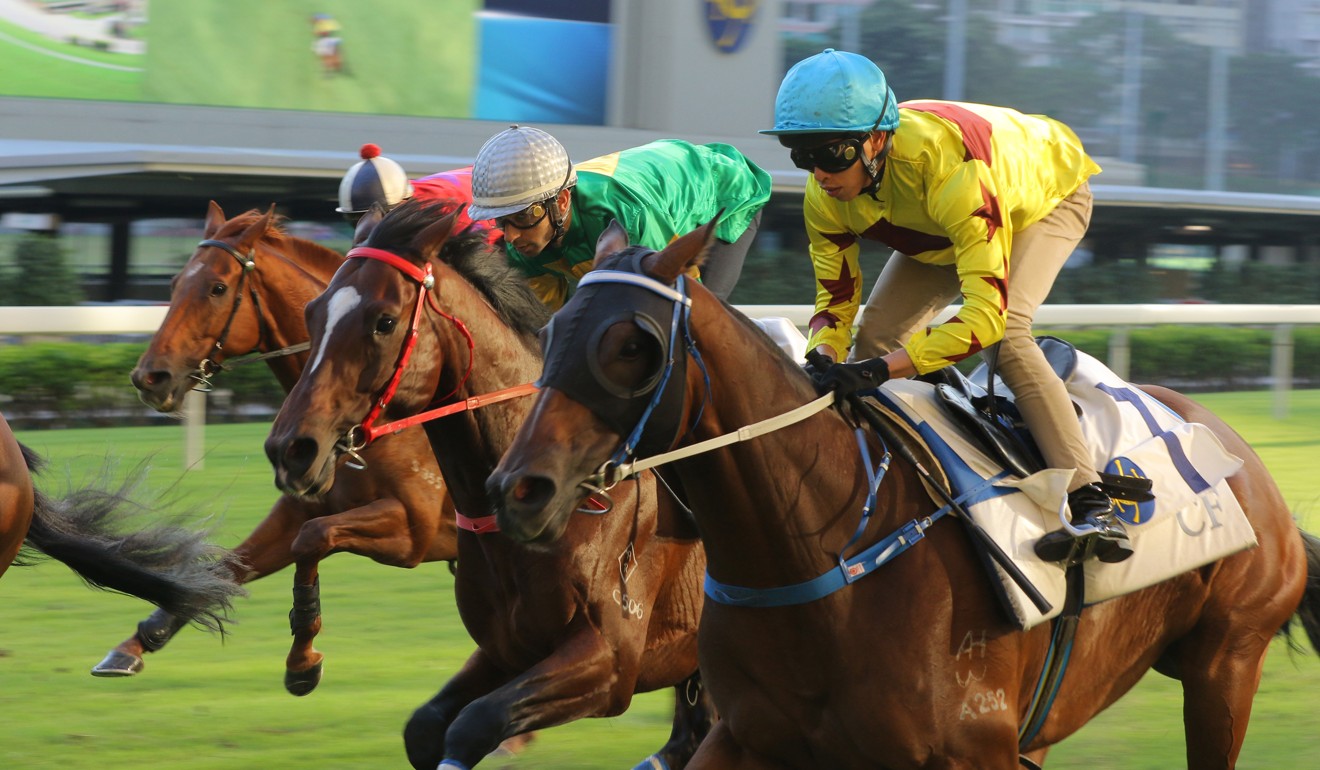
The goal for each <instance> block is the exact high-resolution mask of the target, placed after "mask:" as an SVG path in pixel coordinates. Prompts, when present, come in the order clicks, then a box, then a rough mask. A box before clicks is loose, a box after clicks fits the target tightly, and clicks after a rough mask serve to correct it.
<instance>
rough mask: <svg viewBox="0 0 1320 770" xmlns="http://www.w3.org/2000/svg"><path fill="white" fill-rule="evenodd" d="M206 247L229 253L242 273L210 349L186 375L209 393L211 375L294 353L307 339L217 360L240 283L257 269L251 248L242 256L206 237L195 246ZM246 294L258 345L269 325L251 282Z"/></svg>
mask: <svg viewBox="0 0 1320 770" xmlns="http://www.w3.org/2000/svg"><path fill="white" fill-rule="evenodd" d="M207 247H213V248H217V249H220V250H221V251H223V252H225V253H226V254H229V256H231V257H233V258H234V259H236V260H237V261H238V264H240V265H242V267H243V272H241V273H239V275H238V284H237V285H236V286H235V287H234V304H233V305H232V306H231V307H230V309H229V318H228V319H226V320H225V325H224V328H222V329H221V330H220V336H218V337H216V339H215V344H214V345H212V347H211V351H210V353H209V354H208V355H207V357H206V358H203V359H202V360H201V363H199V364H197V368H196V369H195V370H193V372H192V373H191V374H189V375H188V376H189V377H191V378H192V379H193V380H194V381H195V382H196V384H195V385H193V390H196V391H198V392H201V393H210V392H211V391H212V390H213V389H214V387H215V385H214V383H212V382H211V378H212V377H214V376H215V375H217V374H219V373H220V372H222V371H226V370H228V369H233V368H234V367H235V366H239V365H240V364H248V363H254V362H256V361H265V360H268V359H271V358H279V357H281V356H289V355H293V354H294V353H301V352H303V351H305V350H308V349H310V348H311V343H310V342H303V343H299V344H297V345H289V346H286V347H283V348H280V349H278V350H272V351H269V352H267V353H259V354H255V355H250V356H242V357H239V358H232V359H229V360H228V361H220V360H219V358H218V357H219V356H220V355H221V354H222V353H223V351H224V347H225V342H226V340H228V339H229V330H230V328H231V327H232V326H233V325H234V319H235V318H237V317H238V310H239V307H240V306H242V304H243V284H244V283H245V282H247V278H248V274H249V273H254V272H256V270H257V263H256V260H255V259H254V257H255V256H256V253H257V250H256V248H255V247H253V248H251V249H249V250H248V253H247V254H246V255H244V254H241V253H239V251H238V249H236V248H234V247H233V246H232V245H231V244H228V243H225V242H224V241H218V240H215V239H213V238H207V239H205V240H203V241H201V242H199V243H198V244H197V248H199V249H201V248H207ZM248 293H249V294H250V295H251V297H252V306H253V308H254V309H255V310H256V313H257V346H258V347H260V346H262V345H263V344H265V342H266V340H268V339H269V338H270V327H269V326H268V325H267V323H266V315H265V313H263V312H261V297H260V295H258V294H257V287H256V282H255V281H253V282H252V283H250V284H248Z"/></svg>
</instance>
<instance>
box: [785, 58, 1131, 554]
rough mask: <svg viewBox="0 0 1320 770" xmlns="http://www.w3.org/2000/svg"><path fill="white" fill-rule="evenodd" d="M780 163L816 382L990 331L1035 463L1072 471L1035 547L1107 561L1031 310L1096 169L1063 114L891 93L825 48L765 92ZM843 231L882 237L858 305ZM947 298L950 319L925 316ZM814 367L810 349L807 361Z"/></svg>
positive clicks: (855, 271)
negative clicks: (793, 177) (1054, 516)
mask: <svg viewBox="0 0 1320 770" xmlns="http://www.w3.org/2000/svg"><path fill="white" fill-rule="evenodd" d="M761 133H765V134H771V135H775V136H778V137H779V141H780V143H781V144H783V145H784V146H785V147H787V148H789V150H790V151H791V152H790V156H791V158H792V160H793V163H794V165H796V166H797V167H798V168H802V169H805V170H807V171H810V172H812V175H811V177H810V179H808V181H807V190H806V197H805V202H804V204H803V208H804V218H805V220H806V226H807V232H808V235H809V237H810V241H811V247H810V251H811V259H812V264H813V267H814V269H815V275H816V283H817V290H816V306H815V314H814V316H813V317H812V320H811V330H812V334H811V337H810V339H809V341H808V343H807V349H808V350H809V351H814V353H815V354H818V355H820V356H824V357H825V358H826V359H828V361H827V362H825V365H826V368H825V371H823V372H818V373H817V378H818V383H820V384H822V386H824V387H829V388H833V389H834V390H836V391H837V392H839V394H840V396H844V395H849V394H851V393H855V392H856V391H858V390H862V389H867V388H875V387H878V386H879V385H881V384H882V383H883V382H884V381H885V380H887V379H889V378H891V377H907V376H910V375H913V374H925V373H928V372H932V371H936V370H938V369H941V368H943V367H946V366H950V365H952V364H955V363H957V362H958V361H961V360H963V359H964V358H967V357H968V356H971V355H973V354H975V353H977V352H979V351H981V350H982V349H983V348H985V347H987V346H989V345H993V344H995V343H1000V345H999V353H998V366H999V374H1000V376H1001V377H1002V378H1003V380H1004V382H1005V383H1006V384H1007V385H1008V387H1009V388H1010V389H1012V391H1013V393H1014V394H1015V396H1016V398H1017V407H1018V409H1019V411H1020V412H1021V414H1022V416H1023V418H1024V419H1025V421H1026V423H1027V427H1028V428H1029V429H1030V430H1031V433H1032V435H1033V436H1034V437H1035V439H1036V442H1037V444H1038V445H1039V447H1040V450H1041V453H1042V455H1043V456H1044V459H1045V461H1046V463H1047V464H1048V465H1049V466H1050V467H1055V468H1073V469H1075V473H1074V475H1073V479H1072V484H1071V485H1070V486H1069V494H1068V504H1069V508H1070V512H1071V516H1072V520H1073V523H1074V526H1075V527H1077V528H1078V529H1080V530H1081V531H1082V534H1081V535H1080V536H1079V537H1078V538H1077V539H1074V537H1073V536H1072V535H1071V534H1069V533H1068V532H1067V531H1066V530H1061V531H1057V532H1052V533H1050V534H1048V535H1046V536H1045V537H1042V538H1041V539H1040V540H1039V541H1037V543H1036V546H1035V550H1036V553H1037V555H1038V556H1039V557H1040V558H1042V559H1044V560H1047V561H1062V560H1065V559H1076V558H1079V557H1085V556H1087V555H1094V556H1096V557H1097V558H1099V559H1100V560H1101V561H1105V562H1118V561H1122V560H1124V559H1126V558H1127V557H1129V556H1130V555H1131V554H1132V546H1131V543H1130V541H1129V539H1128V535H1127V532H1126V530H1125V529H1124V527H1123V524H1122V522H1121V521H1120V520H1119V519H1118V517H1117V515H1116V511H1115V508H1114V504H1113V502H1112V501H1111V500H1110V498H1109V496H1108V495H1107V494H1106V493H1105V491H1104V490H1103V488H1102V487H1101V486H1100V476H1099V474H1098V473H1097V472H1096V470H1095V469H1094V468H1092V467H1091V457H1090V453H1089V452H1088V451H1087V448H1086V444H1085V443H1084V439H1083V437H1082V431H1081V426H1080V424H1079V422H1078V420H1077V416H1076V413H1075V412H1074V410H1073V404H1072V401H1071V399H1069V397H1068V394H1067V392H1066V390H1065V388H1064V384H1063V382H1062V381H1061V380H1060V379H1059V377H1058V376H1057V375H1056V374H1055V373H1054V372H1053V371H1052V370H1051V369H1050V367H1049V365H1048V364H1047V362H1046V360H1045V356H1044V355H1043V354H1042V353H1041V351H1040V348H1039V347H1038V346H1037V345H1036V342H1035V340H1034V339H1033V336H1032V331H1031V325H1032V318H1033V316H1034V315H1035V312H1036V309H1037V308H1038V307H1039V306H1040V304H1041V303H1042V302H1043V301H1044V300H1045V297H1046V295H1047V294H1048V293H1049V290H1050V287H1051V286H1052V285H1053V283H1054V279H1055V277H1056V276H1057V275H1058V272H1059V270H1060V269H1061V268H1062V267H1063V264H1064V262H1066V261H1067V259H1068V256H1069V255H1070V254H1071V253H1072V251H1073V248H1074V247H1075V246H1076V245H1077V243H1078V242H1079V241H1080V240H1081V239H1082V237H1083V236H1084V235H1085V233H1086V228H1087V226H1088V225H1089V224H1090V219H1091V203H1092V200H1091V189H1090V185H1089V183H1088V181H1087V180H1088V178H1089V177H1090V176H1091V175H1093V174H1095V173H1097V172H1098V171H1099V170H1100V168H1099V166H1097V165H1096V164H1095V163H1094V162H1093V161H1092V160H1091V159H1090V158H1089V157H1088V156H1087V155H1086V153H1085V151H1084V150H1083V149H1082V145H1081V142H1080V141H1079V140H1078V139H1077V137H1076V135H1075V134H1074V133H1073V132H1072V131H1071V130H1070V129H1069V128H1068V127H1067V126H1065V125H1063V124H1061V123H1059V122H1057V121H1054V120H1051V119H1049V118H1046V117H1044V116H1035V115H1023V114H1021V113H1019V112H1017V111H1015V110H1011V109H1007V108H1001V107H989V106H985V105H979V104H963V103H957V102H947V101H924V100H923V101H913V102H906V103H904V104H902V105H899V104H898V103H897V102H896V100H895V98H894V93H893V91H892V90H890V88H889V86H888V83H887V81H886V78H885V75H884V73H883V72H881V71H880V68H879V67H877V66H876V65H875V64H874V63H873V62H871V61H870V60H869V59H867V58H865V57H863V56H859V55H857V54H852V53H845V52H842V51H835V50H833V49H827V50H826V51H824V52H823V53H820V54H817V55H815V56H812V57H810V58H808V59H805V60H803V61H801V62H799V63H798V64H796V65H795V66H794V67H793V68H792V69H791V70H789V72H788V74H787V75H786V76H785V77H784V81H783V83H782V84H781V85H780V87H779V94H778V96H777V97H776V99H775V127H774V128H772V129H767V130H765V131H762V132H761ZM858 238H867V239H871V240H879V241H881V242H883V243H885V244H886V245H887V246H890V247H891V248H893V249H894V253H893V255H892V256H891V257H890V259H889V261H888V263H887V264H886V265H885V267H884V269H883V271H882V272H881V274H880V277H879V279H877V281H876V283H875V287H874V289H873V290H872V292H871V295H870V298H869V299H868V300H867V303H866V313H865V314H864V316H863V320H862V325H861V328H860V329H859V331H858V334H857V339H856V347H855V348H853V350H852V355H851V356H850V358H849V362H848V363H836V362H838V361H839V359H840V358H842V357H843V355H844V354H845V353H847V352H848V350H849V348H851V347H853V342H854V341H853V339H852V326H853V319H854V318H855V317H856V315H857V309H858V305H859V303H860V299H861V286H862V281H861V279H862V274H861V269H860V266H859V262H858V254H859V246H858ZM959 297H961V299H962V306H961V308H960V309H959V311H958V314H957V315H956V316H954V317H953V318H951V319H949V320H948V321H946V322H945V323H943V324H941V325H939V326H934V327H932V326H929V324H930V322H931V321H932V320H933V319H934V317H935V316H936V315H937V314H938V313H939V312H940V311H941V310H943V309H944V308H946V307H948V306H949V305H950V304H951V303H952V302H953V300H955V299H958V298H959ZM815 360H816V361H818V362H819V361H821V359H819V358H817V359H815Z"/></svg>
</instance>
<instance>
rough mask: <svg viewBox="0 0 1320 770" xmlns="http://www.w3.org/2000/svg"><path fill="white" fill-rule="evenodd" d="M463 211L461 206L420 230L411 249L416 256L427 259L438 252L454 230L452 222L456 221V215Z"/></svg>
mask: <svg viewBox="0 0 1320 770" xmlns="http://www.w3.org/2000/svg"><path fill="white" fill-rule="evenodd" d="M462 210H463V207H462V206H459V207H458V208H456V209H454V210H453V211H451V212H449V213H448V214H445V215H444V216H442V217H440V218H439V219H437V220H435V221H434V222H432V223H431V224H429V225H427V226H426V227H424V228H422V231H421V232H420V233H418V234H417V236H416V237H415V238H413V242H412V247H413V249H415V250H416V251H417V253H418V254H422V255H423V256H425V257H426V258H427V259H430V258H431V257H433V256H434V255H436V254H438V253H439V252H440V247H441V246H443V245H444V244H445V241H446V240H448V239H449V234H450V233H451V232H452V231H453V229H454V222H455V221H456V220H457V219H458V213H459V212H460V211H462Z"/></svg>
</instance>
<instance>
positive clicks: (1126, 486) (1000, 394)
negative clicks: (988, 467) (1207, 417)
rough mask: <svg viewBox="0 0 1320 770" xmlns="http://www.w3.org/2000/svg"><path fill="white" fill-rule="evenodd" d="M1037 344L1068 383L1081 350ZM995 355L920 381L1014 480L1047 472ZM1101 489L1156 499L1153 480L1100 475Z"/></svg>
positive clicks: (1046, 339) (1042, 340)
mask: <svg viewBox="0 0 1320 770" xmlns="http://www.w3.org/2000/svg"><path fill="white" fill-rule="evenodd" d="M1036 344H1037V345H1039V346H1040V349H1041V352H1043V353H1044V354H1045V360H1046V361H1047V362H1048V363H1049V365H1050V368H1051V369H1052V370H1053V371H1054V373H1055V374H1057V375H1058V376H1059V379H1061V380H1063V381H1065V382H1067V381H1068V379H1069V378H1071V377H1072V375H1073V372H1074V371H1075V370H1076V368H1077V348H1076V347H1074V346H1073V344H1072V343H1070V342H1067V341H1066V340H1061V339H1059V338H1058V337H1050V336H1047V335H1044V336H1040V337H1037V338H1036ZM997 354H998V346H994V347H992V348H991V349H990V350H988V351H986V354H984V355H985V359H987V360H982V361H981V363H980V364H978V365H977V366H976V368H975V369H973V370H972V372H971V374H968V375H964V374H963V373H962V372H961V371H959V370H958V369H956V368H954V367H952V366H946V367H945V368H943V369H940V370H938V371H935V372H931V373H930V374H924V375H921V376H919V377H917V379H918V380H922V381H924V382H927V383H930V384H931V385H934V386H935V394H936V400H937V401H938V402H939V404H940V406H941V408H942V409H943V410H944V412H945V414H946V415H948V416H949V418H950V419H951V420H952V421H953V422H954V423H955V424H956V425H958V426H959V427H960V428H961V429H962V430H963V431H964V433H965V434H966V436H967V437H968V438H970V439H972V440H973V441H974V442H975V443H976V444H977V446H978V447H979V448H980V449H981V450H982V451H983V452H985V453H986V454H987V455H989V456H990V457H991V458H992V459H994V460H996V461H997V462H998V463H999V464H1000V465H1002V466H1003V468H1004V469H1005V470H1007V471H1009V472H1010V473H1012V474H1013V475H1015V476H1020V477H1023V478H1025V477H1027V476H1030V475H1031V474H1033V473H1036V472H1037V471H1041V470H1044V469H1045V468H1046V464H1045V460H1044V458H1043V457H1042V456H1041V453H1040V447H1039V446H1038V445H1037V444H1036V440H1035V438H1033V437H1032V435H1031V432H1030V431H1029V430H1028V429H1027V426H1026V423H1025V421H1024V420H1023V419H1022V415H1021V413H1020V412H1019V411H1018V408H1017V403H1016V400H1015V396H1014V395H1013V392H1012V391H1010V390H1009V389H1008V387H1007V386H1006V385H1004V383H1003V380H1001V379H1000V378H999V376H998V375H996V374H995V373H994V368H995V360H996V359H997V357H998V356H997ZM1100 484H1101V486H1102V488H1103V489H1104V491H1105V493H1106V494H1108V495H1109V496H1110V497H1113V498H1116V499H1119V500H1123V501H1127V502H1133V503H1138V502H1145V501H1148V500H1151V499H1153V497H1152V494H1151V482H1150V480H1149V479H1139V478H1132V477H1129V476H1118V475H1114V474H1109V473H1103V472H1101V473H1100Z"/></svg>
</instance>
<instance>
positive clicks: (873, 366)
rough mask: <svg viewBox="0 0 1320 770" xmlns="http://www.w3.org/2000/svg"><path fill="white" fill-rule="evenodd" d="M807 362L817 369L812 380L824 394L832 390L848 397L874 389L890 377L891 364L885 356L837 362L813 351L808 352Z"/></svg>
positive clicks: (843, 396)
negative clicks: (850, 361)
mask: <svg viewBox="0 0 1320 770" xmlns="http://www.w3.org/2000/svg"><path fill="white" fill-rule="evenodd" d="M807 362H808V363H809V364H810V365H811V368H812V369H814V370H815V371H814V372H813V373H812V377H811V380H812V382H813V383H815V385H816V390H818V391H819V392H820V393H822V394H824V393H825V392H826V391H830V390H832V391H834V392H835V393H836V394H838V396H839V398H847V397H848V396H851V395H852V394H854V393H857V392H858V391H862V390H874V389H876V388H878V387H880V386H881V385H883V384H884V383H885V382H886V381H887V380H888V379H889V364H887V363H885V360H884V359H883V358H868V359H867V360H865V361H857V362H855V363H849V364H836V363H834V362H832V361H830V360H829V359H828V358H826V357H825V356H822V355H820V354H819V353H816V352H815V351H812V352H811V353H808V354H807Z"/></svg>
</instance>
